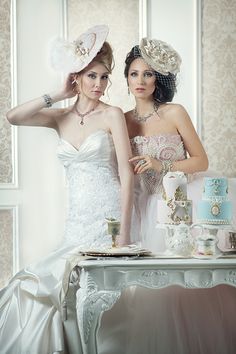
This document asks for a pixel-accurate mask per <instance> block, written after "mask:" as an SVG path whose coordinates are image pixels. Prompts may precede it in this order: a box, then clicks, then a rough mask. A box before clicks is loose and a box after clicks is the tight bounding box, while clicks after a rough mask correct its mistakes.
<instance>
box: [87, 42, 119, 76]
mask: <svg viewBox="0 0 236 354" xmlns="http://www.w3.org/2000/svg"><path fill="white" fill-rule="evenodd" d="M93 62H97V63H99V64H102V65H104V66H105V68H106V69H107V71H108V72H109V73H111V72H112V70H113V68H114V57H113V51H112V48H111V46H110V44H109V43H108V42H104V43H103V46H102V48H101V49H100V50H99V52H98V53H97V55H96V57H95V58H94V59H93V60H92V63H93Z"/></svg>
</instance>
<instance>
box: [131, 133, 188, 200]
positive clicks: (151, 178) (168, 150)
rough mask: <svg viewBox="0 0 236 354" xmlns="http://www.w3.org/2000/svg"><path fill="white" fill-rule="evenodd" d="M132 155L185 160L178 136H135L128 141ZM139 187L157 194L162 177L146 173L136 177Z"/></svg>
mask: <svg viewBox="0 0 236 354" xmlns="http://www.w3.org/2000/svg"><path fill="white" fill-rule="evenodd" d="M130 143H131V148H132V152H133V155H134V156H136V155H149V156H151V157H153V158H155V159H157V160H161V161H163V160H171V161H180V160H184V159H185V158H186V151H185V148H184V145H183V142H182V140H181V136H180V135H179V134H163V135H153V136H135V137H134V138H132V139H131V140H130ZM138 178H139V184H140V187H141V188H143V189H146V190H147V191H148V192H149V193H151V194H153V193H159V192H160V191H161V188H162V175H161V174H160V173H153V171H147V172H145V173H142V174H141V175H139V176H138Z"/></svg>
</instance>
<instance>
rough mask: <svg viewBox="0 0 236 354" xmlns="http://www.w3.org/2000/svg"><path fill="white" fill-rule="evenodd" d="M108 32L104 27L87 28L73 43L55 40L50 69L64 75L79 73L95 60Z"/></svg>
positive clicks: (60, 39) (61, 39)
mask: <svg viewBox="0 0 236 354" xmlns="http://www.w3.org/2000/svg"><path fill="white" fill-rule="evenodd" d="M108 32H109V29H108V27H107V26H106V25H97V26H94V27H91V28H89V29H88V30H87V31H86V32H84V33H83V34H81V35H80V36H79V37H78V38H77V39H76V40H75V41H73V42H69V41H68V40H65V39H63V38H56V39H55V40H54V41H53V42H52V45H51V51H50V59H51V65H52V67H53V68H54V69H55V70H58V71H61V72H64V73H66V74H68V73H75V72H80V71H81V70H83V69H84V68H85V67H86V66H88V64H89V63H90V62H91V61H92V60H93V59H94V58H95V56H96V55H97V53H98V52H99V50H100V49H101V48H102V46H103V43H104V42H105V40H106V38H107V35H108Z"/></svg>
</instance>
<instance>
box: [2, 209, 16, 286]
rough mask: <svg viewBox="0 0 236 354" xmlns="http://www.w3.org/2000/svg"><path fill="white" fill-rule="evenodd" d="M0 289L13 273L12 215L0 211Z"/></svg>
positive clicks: (8, 212)
mask: <svg viewBox="0 0 236 354" xmlns="http://www.w3.org/2000/svg"><path fill="white" fill-rule="evenodd" d="M0 245H1V247H0V269H1V275H0V288H1V287H2V286H3V285H4V284H5V283H6V282H7V280H9V279H10V277H11V276H12V271H13V213H12V210H1V209H0Z"/></svg>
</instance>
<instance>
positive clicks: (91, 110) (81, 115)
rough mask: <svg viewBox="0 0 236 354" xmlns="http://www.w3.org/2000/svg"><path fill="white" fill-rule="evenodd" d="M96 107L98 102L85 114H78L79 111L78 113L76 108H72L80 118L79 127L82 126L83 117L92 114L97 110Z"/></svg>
mask: <svg viewBox="0 0 236 354" xmlns="http://www.w3.org/2000/svg"><path fill="white" fill-rule="evenodd" d="M98 105H99V102H97V104H96V105H95V106H94V107H93V108H92V109H90V110H89V111H87V112H85V113H80V111H78V109H77V108H76V106H74V110H75V113H76V114H77V115H78V116H79V117H80V118H81V119H80V122H79V124H80V125H84V117H86V116H87V115H88V114H89V113H92V112H93V111H94V110H95V109H96V108H97V106H98Z"/></svg>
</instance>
